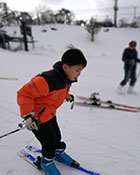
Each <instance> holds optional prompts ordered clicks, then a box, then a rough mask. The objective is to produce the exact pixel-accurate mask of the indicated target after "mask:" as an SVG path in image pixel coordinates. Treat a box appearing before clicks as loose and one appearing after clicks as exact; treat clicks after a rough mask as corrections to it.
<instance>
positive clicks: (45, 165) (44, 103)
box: [17, 48, 87, 175]
mask: <svg viewBox="0 0 140 175" xmlns="http://www.w3.org/2000/svg"><path fill="white" fill-rule="evenodd" d="M86 64H87V61H86V59H85V56H84V55H83V53H82V52H81V51H80V50H79V49H76V48H70V49H68V50H67V51H66V52H65V53H64V54H63V56H62V58H61V61H59V62H57V63H55V64H54V66H53V69H52V70H49V71H46V72H42V73H41V74H38V75H36V76H35V77H33V78H32V79H31V80H30V81H29V82H28V83H27V84H25V85H24V86H23V87H22V88H21V89H20V90H19V91H18V92H17V103H18V104H19V106H20V113H21V117H22V118H24V119H25V125H26V128H27V129H29V130H31V131H32V132H33V134H34V135H35V137H36V138H37V139H38V140H39V142H40V144H41V147H42V157H41V161H40V167H41V169H43V171H44V172H45V174H46V175H60V172H59V170H58V169H57V167H56V166H55V163H54V161H53V160H54V159H55V160H58V161H60V162H63V163H65V164H68V165H70V166H79V164H78V162H76V161H74V160H73V159H72V158H71V157H70V156H69V155H67V154H66V153H65V152H64V151H65V149H66V144H65V143H64V142H63V141H61V132H60V129H59V126H58V123H57V120H56V110H57V108H58V107H59V106H60V105H61V104H62V103H63V102H64V100H67V101H70V102H72V101H73V100H74V96H73V95H71V94H68V92H69V89H70V86H71V84H72V83H73V82H76V81H77V78H78V76H79V75H80V73H81V71H82V70H83V69H84V68H85V67H86Z"/></svg>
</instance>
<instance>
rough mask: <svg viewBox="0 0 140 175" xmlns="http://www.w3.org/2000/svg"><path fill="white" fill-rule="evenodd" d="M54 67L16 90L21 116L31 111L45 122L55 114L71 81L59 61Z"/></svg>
mask: <svg viewBox="0 0 140 175" xmlns="http://www.w3.org/2000/svg"><path fill="white" fill-rule="evenodd" d="M56 65H57V66H54V69H52V70H50V71H47V72H43V73H41V74H40V75H36V76H35V77H33V78H32V79H31V80H30V81H29V82H28V83H27V84H25V85H24V86H23V87H22V88H21V89H20V90H19V91H18V92H17V103H18V104H19V106H20V113H21V117H22V118H23V115H25V114H28V113H29V112H31V111H34V112H35V116H36V118H38V119H40V120H41V122H46V121H48V120H50V119H51V118H52V117H53V116H55V115H56V110H57V108H58V107H59V106H60V105H61V104H62V103H63V101H64V100H65V99H66V97H67V95H68V92H69V88H70V86H71V82H70V81H67V77H66V75H65V73H64V71H63V70H62V66H61V62H59V63H57V64H56Z"/></svg>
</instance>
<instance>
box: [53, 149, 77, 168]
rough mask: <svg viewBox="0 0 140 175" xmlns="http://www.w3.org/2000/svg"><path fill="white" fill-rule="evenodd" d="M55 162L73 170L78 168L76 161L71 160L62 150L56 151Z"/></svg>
mask: <svg viewBox="0 0 140 175" xmlns="http://www.w3.org/2000/svg"><path fill="white" fill-rule="evenodd" d="M55 160H57V161H58V162H61V163H64V164H66V165H68V166H71V167H73V168H78V167H79V166H80V164H79V163H78V162H77V161H75V160H73V159H72V158H71V157H70V156H69V155H68V154H67V153H65V152H64V149H57V150H56V156H55Z"/></svg>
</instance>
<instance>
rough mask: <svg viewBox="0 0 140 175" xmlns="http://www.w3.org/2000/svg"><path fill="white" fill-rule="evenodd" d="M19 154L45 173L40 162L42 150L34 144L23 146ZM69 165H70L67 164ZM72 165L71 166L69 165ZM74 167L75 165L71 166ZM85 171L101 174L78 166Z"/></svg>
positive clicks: (94, 174)
mask: <svg viewBox="0 0 140 175" xmlns="http://www.w3.org/2000/svg"><path fill="white" fill-rule="evenodd" d="M18 155H19V156H20V157H21V158H23V159H24V160H26V161H27V162H28V163H30V164H31V165H32V166H34V167H35V168H37V169H38V170H40V172H42V174H45V173H44V172H43V170H41V169H40V162H39V160H41V150H40V149H38V148H36V147H34V146H32V145H27V146H26V147H25V148H23V149H22V150H20V151H19V152H18ZM66 166H68V165H66ZM69 167H70V166H69ZM71 168H73V167H71ZM74 169H77V170H79V171H81V172H83V173H86V174H90V175H101V174H100V173H97V172H95V171H90V170H88V169H86V168H83V167H81V166H79V167H78V168H75V167H74Z"/></svg>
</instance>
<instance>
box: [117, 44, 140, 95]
mask: <svg viewBox="0 0 140 175" xmlns="http://www.w3.org/2000/svg"><path fill="white" fill-rule="evenodd" d="M136 46H137V42H136V41H131V42H130V43H129V47H128V48H126V49H124V51H123V55H122V61H123V62H124V79H123V80H122V81H121V82H120V86H119V88H118V92H119V93H122V92H123V87H124V86H125V85H126V84H127V82H129V87H128V93H135V91H134V90H133V87H134V85H135V83H136V80H137V77H136V69H137V62H139V63H140V59H138V53H137V50H136Z"/></svg>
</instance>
